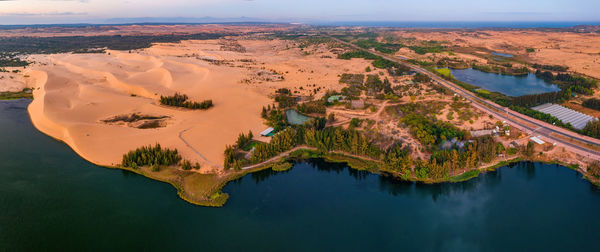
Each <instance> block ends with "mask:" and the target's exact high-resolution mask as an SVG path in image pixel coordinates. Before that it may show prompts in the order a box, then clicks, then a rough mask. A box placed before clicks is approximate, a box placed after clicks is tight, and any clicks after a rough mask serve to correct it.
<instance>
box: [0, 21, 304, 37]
mask: <svg viewBox="0 0 600 252" xmlns="http://www.w3.org/2000/svg"><path fill="white" fill-rule="evenodd" d="M295 26H296V25H289V24H263V25H258V24H253V25H244V24H239V25H235V24H231V25H223V24H181V25H166V24H165V25H97V26H74V27H64V26H55V27H24V28H15V29H5V30H0V37H21V36H33V37H54V36H114V35H160V34H194V33H236V34H240V33H249V32H274V31H284V30H288V29H289V28H292V27H295Z"/></svg>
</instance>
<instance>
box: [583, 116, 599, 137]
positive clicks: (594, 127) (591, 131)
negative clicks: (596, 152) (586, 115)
mask: <svg viewBox="0 0 600 252" xmlns="http://www.w3.org/2000/svg"><path fill="white" fill-rule="evenodd" d="M582 133H583V134H584V135H586V136H590V137H593V138H600V121H598V120H592V121H589V122H588V123H587V124H586V125H585V127H584V128H583V130H582Z"/></svg>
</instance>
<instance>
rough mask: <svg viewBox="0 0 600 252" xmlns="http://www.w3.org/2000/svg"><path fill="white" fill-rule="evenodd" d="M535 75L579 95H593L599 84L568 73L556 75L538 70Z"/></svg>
mask: <svg viewBox="0 0 600 252" xmlns="http://www.w3.org/2000/svg"><path fill="white" fill-rule="evenodd" d="M535 75H536V76H537V77H538V78H542V79H544V80H546V81H548V82H552V83H554V84H556V85H558V86H559V87H560V88H561V89H562V90H567V89H570V90H571V91H572V92H575V93H579V94H586V95H591V94H593V91H592V90H593V89H594V88H597V87H598V82H597V81H595V80H592V79H588V78H585V77H582V76H575V75H571V74H568V73H559V74H557V75H554V74H553V73H552V72H549V71H541V70H537V71H536V72H535Z"/></svg>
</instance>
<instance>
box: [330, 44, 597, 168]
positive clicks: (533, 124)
mask: <svg viewBox="0 0 600 252" xmlns="http://www.w3.org/2000/svg"><path fill="white" fill-rule="evenodd" d="M329 38H331V39H334V40H336V41H338V42H340V43H342V44H345V45H347V46H350V47H353V48H355V49H357V50H363V51H368V52H370V53H372V54H375V55H377V56H381V57H383V58H384V59H387V60H390V61H393V62H397V63H399V64H403V65H405V66H408V67H410V68H411V69H413V70H414V71H416V72H419V73H422V74H425V75H427V76H429V77H430V78H431V79H433V80H435V81H436V82H438V83H439V84H441V85H442V86H444V87H446V88H448V89H450V90H452V91H453V92H455V93H457V94H459V95H461V96H462V97H464V98H465V99H467V100H468V101H470V102H471V103H472V104H473V105H475V106H476V107H477V108H479V109H481V110H483V111H485V112H487V113H489V114H491V115H493V116H494V117H496V118H498V119H500V120H503V121H506V122H507V123H508V124H510V125H512V126H513V127H516V128H518V129H520V130H522V131H524V132H528V133H529V134H531V135H534V134H535V135H534V136H541V137H542V138H543V139H544V140H545V141H547V142H551V143H557V144H561V145H563V146H565V147H566V148H567V149H569V150H571V151H573V152H575V153H578V154H580V155H583V156H588V157H590V158H593V159H596V160H600V152H598V151H595V150H592V149H591V148H589V147H585V146H582V145H581V144H575V143H572V142H570V141H567V140H565V139H563V138H569V139H573V140H574V141H578V142H580V143H582V144H587V145H594V146H600V140H599V139H595V138H591V137H587V136H583V135H580V134H578V133H576V132H572V131H570V130H567V129H563V128H560V127H557V126H554V125H552V124H549V123H546V122H543V121H540V120H537V119H533V118H531V117H529V116H526V115H523V114H520V113H517V112H515V111H512V110H510V109H508V108H506V107H502V106H500V105H498V104H496V103H494V102H491V101H488V100H485V99H482V98H480V97H478V96H476V95H474V94H473V93H471V92H469V91H467V90H465V89H463V88H462V87H460V86H458V85H456V84H454V83H452V82H450V81H447V80H445V79H442V78H441V77H440V76H438V75H436V74H434V73H432V72H429V71H428V70H426V69H423V68H421V67H419V66H416V65H413V64H410V63H408V62H406V61H404V60H407V58H404V57H401V56H397V58H395V57H392V56H389V55H386V54H382V53H378V52H374V51H369V50H365V49H363V48H360V47H358V46H356V45H354V44H351V43H348V42H345V41H342V40H340V39H337V38H334V37H329ZM523 122H525V123H523ZM528 124H529V125H528ZM554 134H556V135H559V136H562V137H563V138H558V137H555V136H554Z"/></svg>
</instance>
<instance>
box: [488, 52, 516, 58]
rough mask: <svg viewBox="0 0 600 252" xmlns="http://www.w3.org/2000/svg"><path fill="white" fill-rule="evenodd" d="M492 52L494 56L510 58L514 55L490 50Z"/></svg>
mask: <svg viewBox="0 0 600 252" xmlns="http://www.w3.org/2000/svg"><path fill="white" fill-rule="evenodd" d="M492 54H493V55H496V56H500V57H504V58H512V57H514V55H512V54H507V53H499V52H492Z"/></svg>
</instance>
